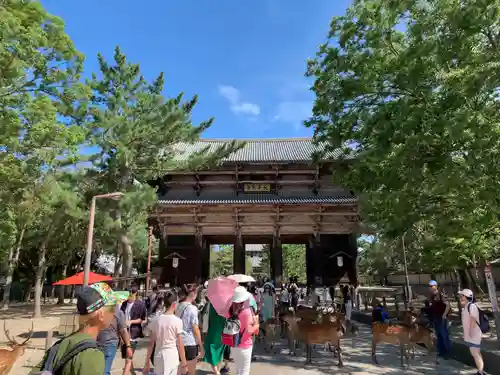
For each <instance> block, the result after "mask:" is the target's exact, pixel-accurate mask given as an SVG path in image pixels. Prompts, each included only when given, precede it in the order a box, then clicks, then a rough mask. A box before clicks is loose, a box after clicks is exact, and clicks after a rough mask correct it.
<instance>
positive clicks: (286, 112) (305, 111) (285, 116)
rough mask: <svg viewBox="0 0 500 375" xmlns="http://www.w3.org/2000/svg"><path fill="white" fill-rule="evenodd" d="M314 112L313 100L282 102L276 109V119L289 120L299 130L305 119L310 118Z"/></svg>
mask: <svg viewBox="0 0 500 375" xmlns="http://www.w3.org/2000/svg"><path fill="white" fill-rule="evenodd" d="M311 113H312V102H311V101H286V102H281V103H280V104H279V105H278V108H277V109H276V115H275V116H274V118H273V120H274V121H281V122H288V123H290V124H293V125H294V126H295V129H296V130H298V129H299V128H300V127H301V126H302V122H303V121H304V120H307V119H309V117H310V116H311Z"/></svg>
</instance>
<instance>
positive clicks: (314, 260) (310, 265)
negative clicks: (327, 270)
mask: <svg viewBox="0 0 500 375" xmlns="http://www.w3.org/2000/svg"><path fill="white" fill-rule="evenodd" d="M320 252H321V249H320V237H319V235H312V236H311V237H310V238H309V243H308V244H307V247H306V273H307V284H308V285H311V286H315V287H317V286H323V269H322V262H321V257H320V255H321V253H320Z"/></svg>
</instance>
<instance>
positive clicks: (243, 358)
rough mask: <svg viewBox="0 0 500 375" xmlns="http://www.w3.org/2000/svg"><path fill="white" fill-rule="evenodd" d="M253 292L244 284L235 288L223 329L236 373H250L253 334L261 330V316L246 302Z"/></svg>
mask: <svg viewBox="0 0 500 375" xmlns="http://www.w3.org/2000/svg"><path fill="white" fill-rule="evenodd" d="M250 296H251V294H250V293H249V292H248V291H247V290H246V289H245V288H244V287H242V286H238V287H236V289H235V290H234V294H233V298H232V305H231V308H230V309H229V318H228V319H227V320H226V324H225V326H224V330H223V331H222V343H223V344H224V345H227V346H229V347H231V353H232V354H233V359H234V364H235V367H236V375H249V374H250V364H251V362H252V351H253V336H254V335H255V334H258V332H259V318H258V316H256V315H255V314H254V312H253V309H252V308H251V307H250V306H249V305H248V304H245V302H247V301H248V300H249V299H250Z"/></svg>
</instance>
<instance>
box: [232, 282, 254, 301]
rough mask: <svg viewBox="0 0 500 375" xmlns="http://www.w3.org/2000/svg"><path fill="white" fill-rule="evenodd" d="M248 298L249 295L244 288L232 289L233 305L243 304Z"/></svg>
mask: <svg viewBox="0 0 500 375" xmlns="http://www.w3.org/2000/svg"><path fill="white" fill-rule="evenodd" d="M249 298H250V293H248V292H247V290H246V288H245V287H243V286H238V287H236V289H234V293H233V302H234V303H241V302H245V301H246V300H248V299H249Z"/></svg>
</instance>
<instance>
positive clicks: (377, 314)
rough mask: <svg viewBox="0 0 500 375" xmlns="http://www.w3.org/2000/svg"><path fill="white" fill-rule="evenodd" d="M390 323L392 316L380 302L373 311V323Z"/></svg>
mask: <svg viewBox="0 0 500 375" xmlns="http://www.w3.org/2000/svg"><path fill="white" fill-rule="evenodd" d="M375 322H377V323H389V322H390V317H389V314H388V313H387V311H385V309H384V306H383V305H382V304H381V303H379V304H378V305H377V306H376V307H375V309H374V310H373V313H372V323H375Z"/></svg>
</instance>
